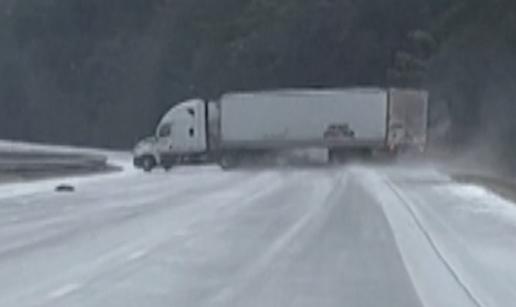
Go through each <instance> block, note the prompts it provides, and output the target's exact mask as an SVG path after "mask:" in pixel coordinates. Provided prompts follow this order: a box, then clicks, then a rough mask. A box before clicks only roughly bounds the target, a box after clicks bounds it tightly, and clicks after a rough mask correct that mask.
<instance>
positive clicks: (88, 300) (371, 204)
mask: <svg viewBox="0 0 516 307" xmlns="http://www.w3.org/2000/svg"><path fill="white" fill-rule="evenodd" d="M59 182H62V180H55V179H54V180H52V181H50V180H47V181H40V182H31V183H16V184H4V185H2V186H0V306H2V307H24V306H48V307H50V306H52V307H58V306H67V307H72V306H74V307H82V306H102V307H130V306H134V307H141V306H150V307H153V306H159V307H161V306H174V307H176V306H185V307H186V306H220V307H222V306H249V307H251V306H321V307H324V306H339V307H347V306H350V307H352V306H364V307H365V306H368V307H376V306H378V307H380V306H381V307H420V306H421V307H423V306H424V307H447V306H449V307H462V306H465V307H469V306H474V307H479V306H482V307H488V306H489V307H508V306H513V305H514V302H516V291H515V289H516V261H515V259H516V208H515V207H514V205H513V204H512V203H510V202H508V201H506V200H503V199H501V198H499V197H497V196H495V195H493V194H491V193H489V192H487V191H486V190H484V189H483V188H481V187H477V186H473V185H467V184H461V183H456V182H454V181H453V180H451V179H450V178H449V177H448V176H447V175H446V174H445V173H444V172H442V171H437V170H435V169H433V168H430V167H414V166H410V167H402V166H396V167H385V166H384V167H373V166H349V167H334V168H310V169H275V170H274V169H268V170H240V171H232V172H223V171H221V170H220V169H218V168H216V167H186V168H177V169H174V170H173V171H171V172H169V173H165V172H154V173H151V174H144V173H141V172H138V171H135V170H126V171H123V172H120V173H114V174H109V175H102V176H94V177H87V178H75V179H71V180H68V181H66V182H71V183H73V184H74V185H75V187H76V191H75V192H73V193H56V192H54V186H55V184H56V183H59Z"/></svg>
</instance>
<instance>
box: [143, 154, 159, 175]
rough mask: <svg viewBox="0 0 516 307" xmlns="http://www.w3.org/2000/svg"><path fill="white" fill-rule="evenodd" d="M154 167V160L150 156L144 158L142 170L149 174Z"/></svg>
mask: <svg viewBox="0 0 516 307" xmlns="http://www.w3.org/2000/svg"><path fill="white" fill-rule="evenodd" d="M155 166H156V159H154V157H152V156H145V157H143V160H142V168H143V170H144V171H145V172H151V171H152V169H153V168H154V167H155Z"/></svg>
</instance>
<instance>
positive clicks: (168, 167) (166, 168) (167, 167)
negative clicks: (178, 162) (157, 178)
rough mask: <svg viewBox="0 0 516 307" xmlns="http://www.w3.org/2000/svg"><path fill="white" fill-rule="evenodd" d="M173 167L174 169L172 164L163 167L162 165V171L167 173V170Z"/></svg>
mask: <svg viewBox="0 0 516 307" xmlns="http://www.w3.org/2000/svg"><path fill="white" fill-rule="evenodd" d="M173 167H174V165H173V164H169V163H167V164H164V165H163V169H164V170H165V171H167V172H168V171H169V170H171V169H172V168H173Z"/></svg>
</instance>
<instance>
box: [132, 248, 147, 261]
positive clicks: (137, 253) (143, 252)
mask: <svg viewBox="0 0 516 307" xmlns="http://www.w3.org/2000/svg"><path fill="white" fill-rule="evenodd" d="M148 253H149V251H148V250H139V251H135V252H133V253H131V254H130V255H129V256H128V257H127V259H129V260H138V259H141V258H143V257H145V256H146V255H147V254H148Z"/></svg>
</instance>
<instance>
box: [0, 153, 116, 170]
mask: <svg viewBox="0 0 516 307" xmlns="http://www.w3.org/2000/svg"><path fill="white" fill-rule="evenodd" d="M105 168H107V157H106V156H104V155H100V154H82V153H77V154H73V153H60V152H54V153H52V152H49V151H45V152H36V151H29V152H27V151H8V152H2V151H0V172H3V173H19V172H52V171H56V172H60V171H66V170H91V171H94V170H102V169H105Z"/></svg>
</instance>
